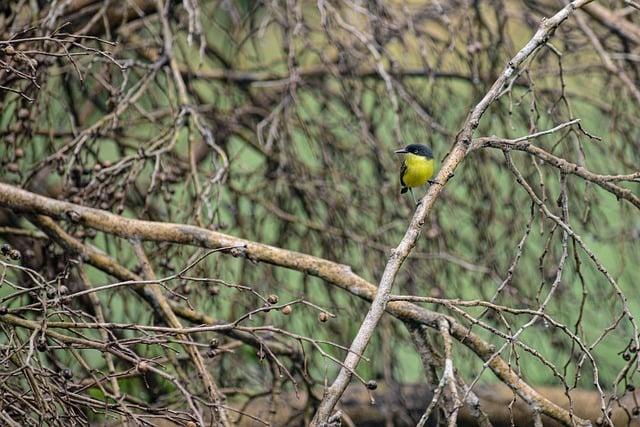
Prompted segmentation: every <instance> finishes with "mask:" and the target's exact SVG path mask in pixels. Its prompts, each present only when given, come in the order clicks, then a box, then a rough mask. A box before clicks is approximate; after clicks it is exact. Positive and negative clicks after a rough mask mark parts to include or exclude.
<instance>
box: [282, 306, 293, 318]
mask: <svg viewBox="0 0 640 427" xmlns="http://www.w3.org/2000/svg"><path fill="white" fill-rule="evenodd" d="M292 311H293V308H291V306H290V305H285V306H284V307H282V314H284V315H285V316H288V315H290V314H291V312H292Z"/></svg>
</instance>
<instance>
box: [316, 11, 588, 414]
mask: <svg viewBox="0 0 640 427" xmlns="http://www.w3.org/2000/svg"><path fill="white" fill-rule="evenodd" d="M590 1H591V0H576V1H572V2H571V3H569V4H568V5H567V6H565V7H564V8H562V9H561V10H560V11H559V12H558V13H556V14H555V15H554V16H552V17H551V18H549V19H546V20H544V21H543V22H542V23H541V24H540V28H539V29H538V31H537V32H536V33H535V35H534V36H533V37H532V38H531V40H529V42H528V43H527V44H526V45H525V46H524V47H523V48H522V49H520V51H519V52H518V53H516V55H515V56H514V57H513V58H512V59H511V60H510V61H509V63H508V64H507V66H506V67H505V68H504V69H503V71H502V73H501V74H500V75H499V77H498V78H497V79H496V81H495V82H494V84H493V86H491V89H490V90H489V91H488V92H487V93H486V94H485V95H484V97H483V98H482V100H481V101H480V102H479V103H478V104H477V105H476V106H475V107H474V109H473V110H472V111H471V112H470V114H469V115H468V116H467V119H466V121H465V123H464V124H463V126H462V130H461V131H460V133H458V135H457V137H456V140H455V143H454V146H453V149H452V150H451V152H450V153H449V156H448V157H447V159H446V160H445V162H444V163H443V165H442V168H441V169H440V171H439V172H438V175H437V177H436V182H437V184H436V185H432V186H431V187H430V188H429V191H428V192H427V194H426V195H425V196H424V198H423V199H422V201H421V203H420V205H419V206H418V208H417V209H416V212H415V213H414V215H413V218H412V219H411V223H410V224H409V227H408V228H407V231H406V233H405V235H404V237H403V238H402V240H401V241H400V244H399V245H398V247H397V248H396V249H395V250H394V251H393V253H392V254H391V257H389V260H388V262H387V265H386V267H385V269H384V273H383V274H382V278H381V279H380V284H379V285H378V293H377V295H376V298H375V299H374V300H373V302H372V304H371V307H370V309H369V312H368V313H367V316H366V317H365V319H364V321H363V322H362V324H361V326H360V330H359V331H358V334H357V335H356V337H355V338H354V339H353V342H352V344H351V348H350V351H349V354H348V355H347V357H346V358H345V361H344V367H343V368H342V369H340V372H339V373H338V376H337V377H336V379H335V381H334V382H333V384H332V385H331V387H329V388H328V389H327V390H326V392H325V396H324V398H323V399H322V403H321V404H320V407H319V408H318V412H317V413H316V416H315V417H314V421H313V425H316V426H319V425H322V424H324V423H326V422H327V420H328V419H329V417H330V416H331V413H332V412H333V408H334V407H335V405H336V403H338V401H339V400H340V397H341V396H342V394H343V393H344V391H345V389H346V388H347V385H348V384H349V381H350V380H351V375H352V374H351V372H352V371H353V370H354V369H355V368H356V366H357V365H358V362H359V361H360V356H361V355H362V353H363V352H364V350H365V349H366V347H367V344H368V343H369V341H370V339H371V337H372V336H373V333H374V330H375V328H376V326H377V324H378V321H379V320H380V317H381V316H382V313H383V312H384V310H385V307H386V305H387V304H388V302H389V297H390V295H391V289H392V287H393V282H394V281H395V278H396V275H397V274H398V271H399V270H400V266H401V265H402V263H403V262H404V260H405V259H406V258H407V257H408V256H409V253H410V252H411V250H412V249H413V247H414V246H415V244H416V241H417V240H418V237H419V236H420V232H421V230H422V226H423V225H424V222H425V220H426V218H427V216H428V215H429V213H430V212H431V210H432V208H433V205H434V204H435V202H436V200H437V199H438V198H439V196H440V194H441V193H442V190H443V188H444V186H445V185H446V183H447V182H448V181H449V179H450V178H451V177H453V174H454V171H455V170H456V169H457V167H458V166H459V165H460V163H462V162H463V161H464V159H465V158H466V157H467V154H468V153H469V148H470V145H471V142H472V139H473V132H474V131H475V129H476V128H477V127H478V125H479V123H480V119H481V118H482V116H483V114H484V113H485V112H486V111H487V108H489V106H490V105H491V104H492V103H493V102H494V101H495V100H496V99H498V98H500V97H501V96H502V95H503V94H504V93H505V92H504V88H505V87H508V86H509V82H510V79H511V78H512V76H514V75H515V76H516V77H517V70H518V68H519V67H520V66H521V65H522V64H523V63H524V62H525V61H526V60H527V59H528V58H529V57H530V56H531V55H532V54H533V53H534V52H535V51H536V50H538V48H539V47H540V46H543V45H544V44H545V43H547V41H548V40H549V38H550V37H551V35H552V34H553V32H554V31H555V30H556V28H558V26H560V24H561V23H562V22H563V21H565V20H566V19H567V18H568V17H569V16H570V15H571V14H572V13H573V12H574V11H575V10H576V9H578V8H580V7H582V6H584V5H585V4H587V3H589V2H590Z"/></svg>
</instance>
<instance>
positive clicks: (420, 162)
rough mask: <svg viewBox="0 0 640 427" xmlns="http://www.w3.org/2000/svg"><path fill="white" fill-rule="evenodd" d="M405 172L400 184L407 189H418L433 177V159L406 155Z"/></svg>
mask: <svg viewBox="0 0 640 427" xmlns="http://www.w3.org/2000/svg"><path fill="white" fill-rule="evenodd" d="M404 164H405V165H406V171H405V172H404V175H403V176H402V182H403V183H404V185H405V186H407V187H419V186H421V185H424V184H426V182H427V181H428V180H429V179H430V178H431V177H432V176H433V167H434V161H433V159H428V158H426V157H424V156H416V155H415V154H410V153H409V154H407V155H405V157H404Z"/></svg>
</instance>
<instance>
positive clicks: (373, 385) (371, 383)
mask: <svg viewBox="0 0 640 427" xmlns="http://www.w3.org/2000/svg"><path fill="white" fill-rule="evenodd" d="M367 388H368V389H369V390H375V389H377V388H378V383H377V382H375V381H374V380H369V381H367Z"/></svg>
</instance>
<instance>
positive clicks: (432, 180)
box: [427, 179, 444, 185]
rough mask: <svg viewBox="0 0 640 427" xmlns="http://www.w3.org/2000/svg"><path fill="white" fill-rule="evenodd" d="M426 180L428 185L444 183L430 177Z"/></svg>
mask: <svg viewBox="0 0 640 427" xmlns="http://www.w3.org/2000/svg"><path fill="white" fill-rule="evenodd" d="M427 182H428V183H429V184H430V185H433V184H438V185H444V184H442V183H441V182H440V181H436V180H434V179H430V180H428V181H427Z"/></svg>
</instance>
